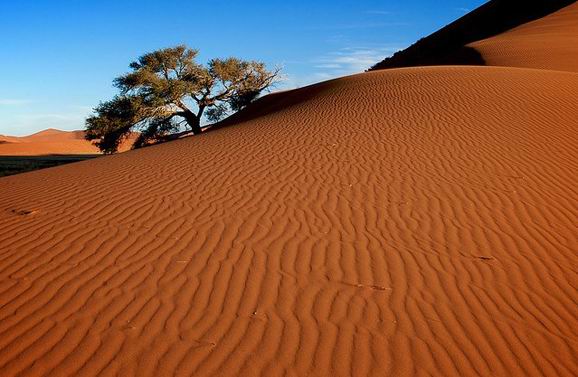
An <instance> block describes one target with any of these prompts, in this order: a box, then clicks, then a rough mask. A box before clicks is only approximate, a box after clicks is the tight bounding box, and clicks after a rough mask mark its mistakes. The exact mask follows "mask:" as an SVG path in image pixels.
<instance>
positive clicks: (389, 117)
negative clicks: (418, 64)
mask: <svg viewBox="0 0 578 377" xmlns="http://www.w3.org/2000/svg"><path fill="white" fill-rule="evenodd" d="M576 93H578V75H576V74H573V73H564V72H546V71H538V70H525V69H509V68H485V67H461V68H459V67H444V68H415V69H414V68H411V69H402V70H387V71H377V72H371V73H366V74H361V75H356V76H351V77H347V78H343V79H339V80H333V81H329V82H326V83H321V84H318V85H315V86H312V87H308V88H304V89H300V90H296V91H290V92H286V93H280V94H276V95H274V96H268V97H265V98H263V99H262V100H260V101H258V102H257V103H256V104H255V105H254V106H253V107H252V108H249V109H248V110H247V111H246V112H244V114H240V115H239V116H238V117H237V118H236V121H237V122H238V123H237V125H231V126H230V127H226V128H222V129H219V130H215V131H213V132H208V133H205V134H202V135H199V136H197V137H193V138H189V139H182V140H177V141H174V142H170V143H167V144H163V145H158V146H153V147H150V148H146V149H144V150H138V151H132V152H128V153H124V154H121V155H116V156H112V157H104V158H100V159H96V160H92V161H89V162H82V163H78V164H74V165H69V166H63V167H58V168H53V169H47V170H44V171H38V172H33V173H27V174H23V175H20V176H14V177H7V178H1V179H0V191H1V192H2V195H0V210H1V212H0V371H1V373H0V374H2V375H5V376H12V375H16V374H21V375H28V376H32V375H40V374H47V373H50V374H54V375H66V374H68V375H70V374H76V375H95V374H100V375H103V376H108V375H111V376H112V375H123V376H127V375H138V376H154V375H169V374H172V373H175V374H176V375H183V376H186V375H195V376H216V375H246V376H278V375H279V376H280V375H311V376H347V375H353V376H367V375H375V376H383V375H386V374H387V373H389V374H390V375H395V376H405V375H416V374H423V375H426V374H434V375H461V376H466V375H485V376H500V375H501V376H505V375H525V376H542V375H559V376H572V375H576V373H577V372H578V365H577V354H576V350H577V349H578V347H577V346H578V339H577V336H576V332H575V329H576V328H577V327H578V318H577V311H576V304H577V301H578V293H577V291H576V285H577V284H578V279H577V270H576V266H577V265H578V264H577V262H578V256H577V255H578V254H577V250H576V245H577V244H578V236H577V232H576V223H577V221H576V220H577V218H578V207H577V202H576V198H577V189H576V188H577V187H578V180H577V179H576V175H575V172H576V171H577V170H578V161H577V159H576V155H577V152H578V150H577V146H578V133H577V131H576V130H577V127H578V123H577V119H578V101H577V98H576V96H577V94H576ZM40 183H42V184H40Z"/></svg>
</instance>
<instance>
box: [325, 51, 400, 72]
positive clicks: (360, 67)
mask: <svg viewBox="0 0 578 377" xmlns="http://www.w3.org/2000/svg"><path fill="white" fill-rule="evenodd" d="M398 50H399V48H398V47H370V48H344V49H341V50H339V51H336V52H332V53H330V54H328V55H326V56H323V57H321V58H319V59H318V64H317V65H316V66H315V67H316V68H321V69H325V72H326V73H328V74H329V75H333V76H334V77H335V76H342V75H347V74H351V73H357V72H363V71H365V70H366V69H368V68H369V67H371V66H372V65H374V64H375V63H377V62H379V61H381V60H383V59H385V58H386V57H388V56H390V55H391V54H393V53H394V52H396V51H398Z"/></svg>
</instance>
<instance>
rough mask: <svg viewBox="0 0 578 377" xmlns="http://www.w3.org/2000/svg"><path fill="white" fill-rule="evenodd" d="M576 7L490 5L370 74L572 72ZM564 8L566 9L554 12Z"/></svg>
mask: <svg viewBox="0 0 578 377" xmlns="http://www.w3.org/2000/svg"><path fill="white" fill-rule="evenodd" d="M576 4H577V3H576V1H575V0H490V1H488V2H486V3H485V4H483V5H482V6H480V7H479V8H477V9H475V10H473V11H472V12H469V13H468V14H466V15H465V16H463V17H461V18H459V19H458V20H456V21H454V22H452V23H450V24H449V25H447V26H445V27H443V28H441V29H440V30H438V31H436V32H434V33H432V34H431V35H429V36H427V37H425V38H422V39H420V40H419V41H417V42H416V43H414V44H413V45H411V46H410V47H408V48H406V49H405V50H402V51H399V52H397V53H395V54H394V55H393V56H391V57H388V58H386V59H384V60H383V61H381V62H379V63H377V64H376V65H374V66H373V67H372V68H371V70H375V69H387V68H400V67H416V66H429V65H475V66H479V65H498V66H509V67H524V68H548V69H562V70H568V71H575V67H576V63H575V60H576V58H575V57H576V50H577V47H576V43H577V42H578V41H577V39H578V37H577V35H576V24H577V23H578V18H577V15H576ZM564 7H569V9H566V10H563V11H560V10H561V9H563V8H564ZM556 12H558V13H557V15H556V16H554V17H551V16H549V15H552V14H554V13H556ZM525 25H527V26H525ZM517 28H519V30H517V31H516V32H515V33H510V32H509V31H511V30H512V29H517ZM502 35H504V36H503V37H502ZM493 37H497V38H495V39H494V38H493ZM479 41H484V42H483V43H477V42H479ZM478 47H479V48H478ZM552 54H553V55H552Z"/></svg>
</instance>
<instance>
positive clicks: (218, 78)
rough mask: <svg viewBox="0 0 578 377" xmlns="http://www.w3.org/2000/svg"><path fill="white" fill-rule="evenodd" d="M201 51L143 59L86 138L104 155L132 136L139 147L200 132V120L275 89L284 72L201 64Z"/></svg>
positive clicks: (226, 62) (254, 65)
mask: <svg viewBox="0 0 578 377" xmlns="http://www.w3.org/2000/svg"><path fill="white" fill-rule="evenodd" d="M197 55H198V51H197V50H194V49H191V48H188V47H187V46H184V45H181V46H177V47H173V48H165V49H162V50H157V51H154V52H151V53H147V54H145V55H143V56H141V57H140V58H139V59H138V60H137V61H135V62H133V63H131V64H130V68H131V69H132V71H131V72H130V73H127V74H125V75H122V76H120V77H118V78H116V79H115V80H114V85H115V87H117V88H118V89H119V90H120V94H119V95H117V96H116V97H114V98H113V99H112V100H111V101H107V102H103V103H101V104H100V105H98V106H97V107H96V108H95V109H94V111H95V114H94V115H92V116H90V117H89V118H88V119H87V120H86V138H87V139H88V140H97V141H96V145H97V146H98V147H99V148H100V150H101V151H103V152H104V153H114V152H116V150H117V149H118V145H119V144H120V142H121V141H122V140H123V139H124V138H126V137H127V135H129V134H130V133H131V132H132V131H139V132H140V135H139V137H138V138H137V140H136V141H135V143H134V147H135V148H139V147H141V146H144V145H147V144H149V143H151V142H154V141H158V140H160V139H162V138H165V137H166V136H167V135H170V134H172V133H175V132H177V131H179V130H181V127H185V128H188V129H189V130H190V131H192V133H193V134H199V133H200V132H201V119H202V117H203V115H205V116H206V117H207V118H208V119H209V120H210V121H218V120H220V119H221V118H223V117H224V116H225V115H227V114H228V113H230V112H232V111H233V112H234V111H238V110H240V109H242V108H243V107H245V106H247V105H248V104H249V103H250V102H252V101H253V100H255V99H256V98H257V97H258V96H259V94H260V93H261V92H263V91H264V90H266V89H268V88H270V87H271V86H272V85H273V84H274V83H275V82H276V80H277V79H278V78H279V73H280V69H278V68H277V69H275V70H272V71H270V70H268V69H267V68H266V66H265V64H264V63H261V62H256V61H245V60H241V59H237V58H228V59H213V60H210V61H209V62H208V64H207V65H206V66H203V65H201V64H198V63H197V62H196V61H195V58H196V57H197Z"/></svg>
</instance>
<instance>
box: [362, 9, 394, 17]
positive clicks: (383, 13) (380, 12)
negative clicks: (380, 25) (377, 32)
mask: <svg viewBox="0 0 578 377" xmlns="http://www.w3.org/2000/svg"><path fill="white" fill-rule="evenodd" d="M365 13H366V14H375V15H381V16H386V15H390V14H392V12H389V11H386V10H368V11H366V12H365Z"/></svg>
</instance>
